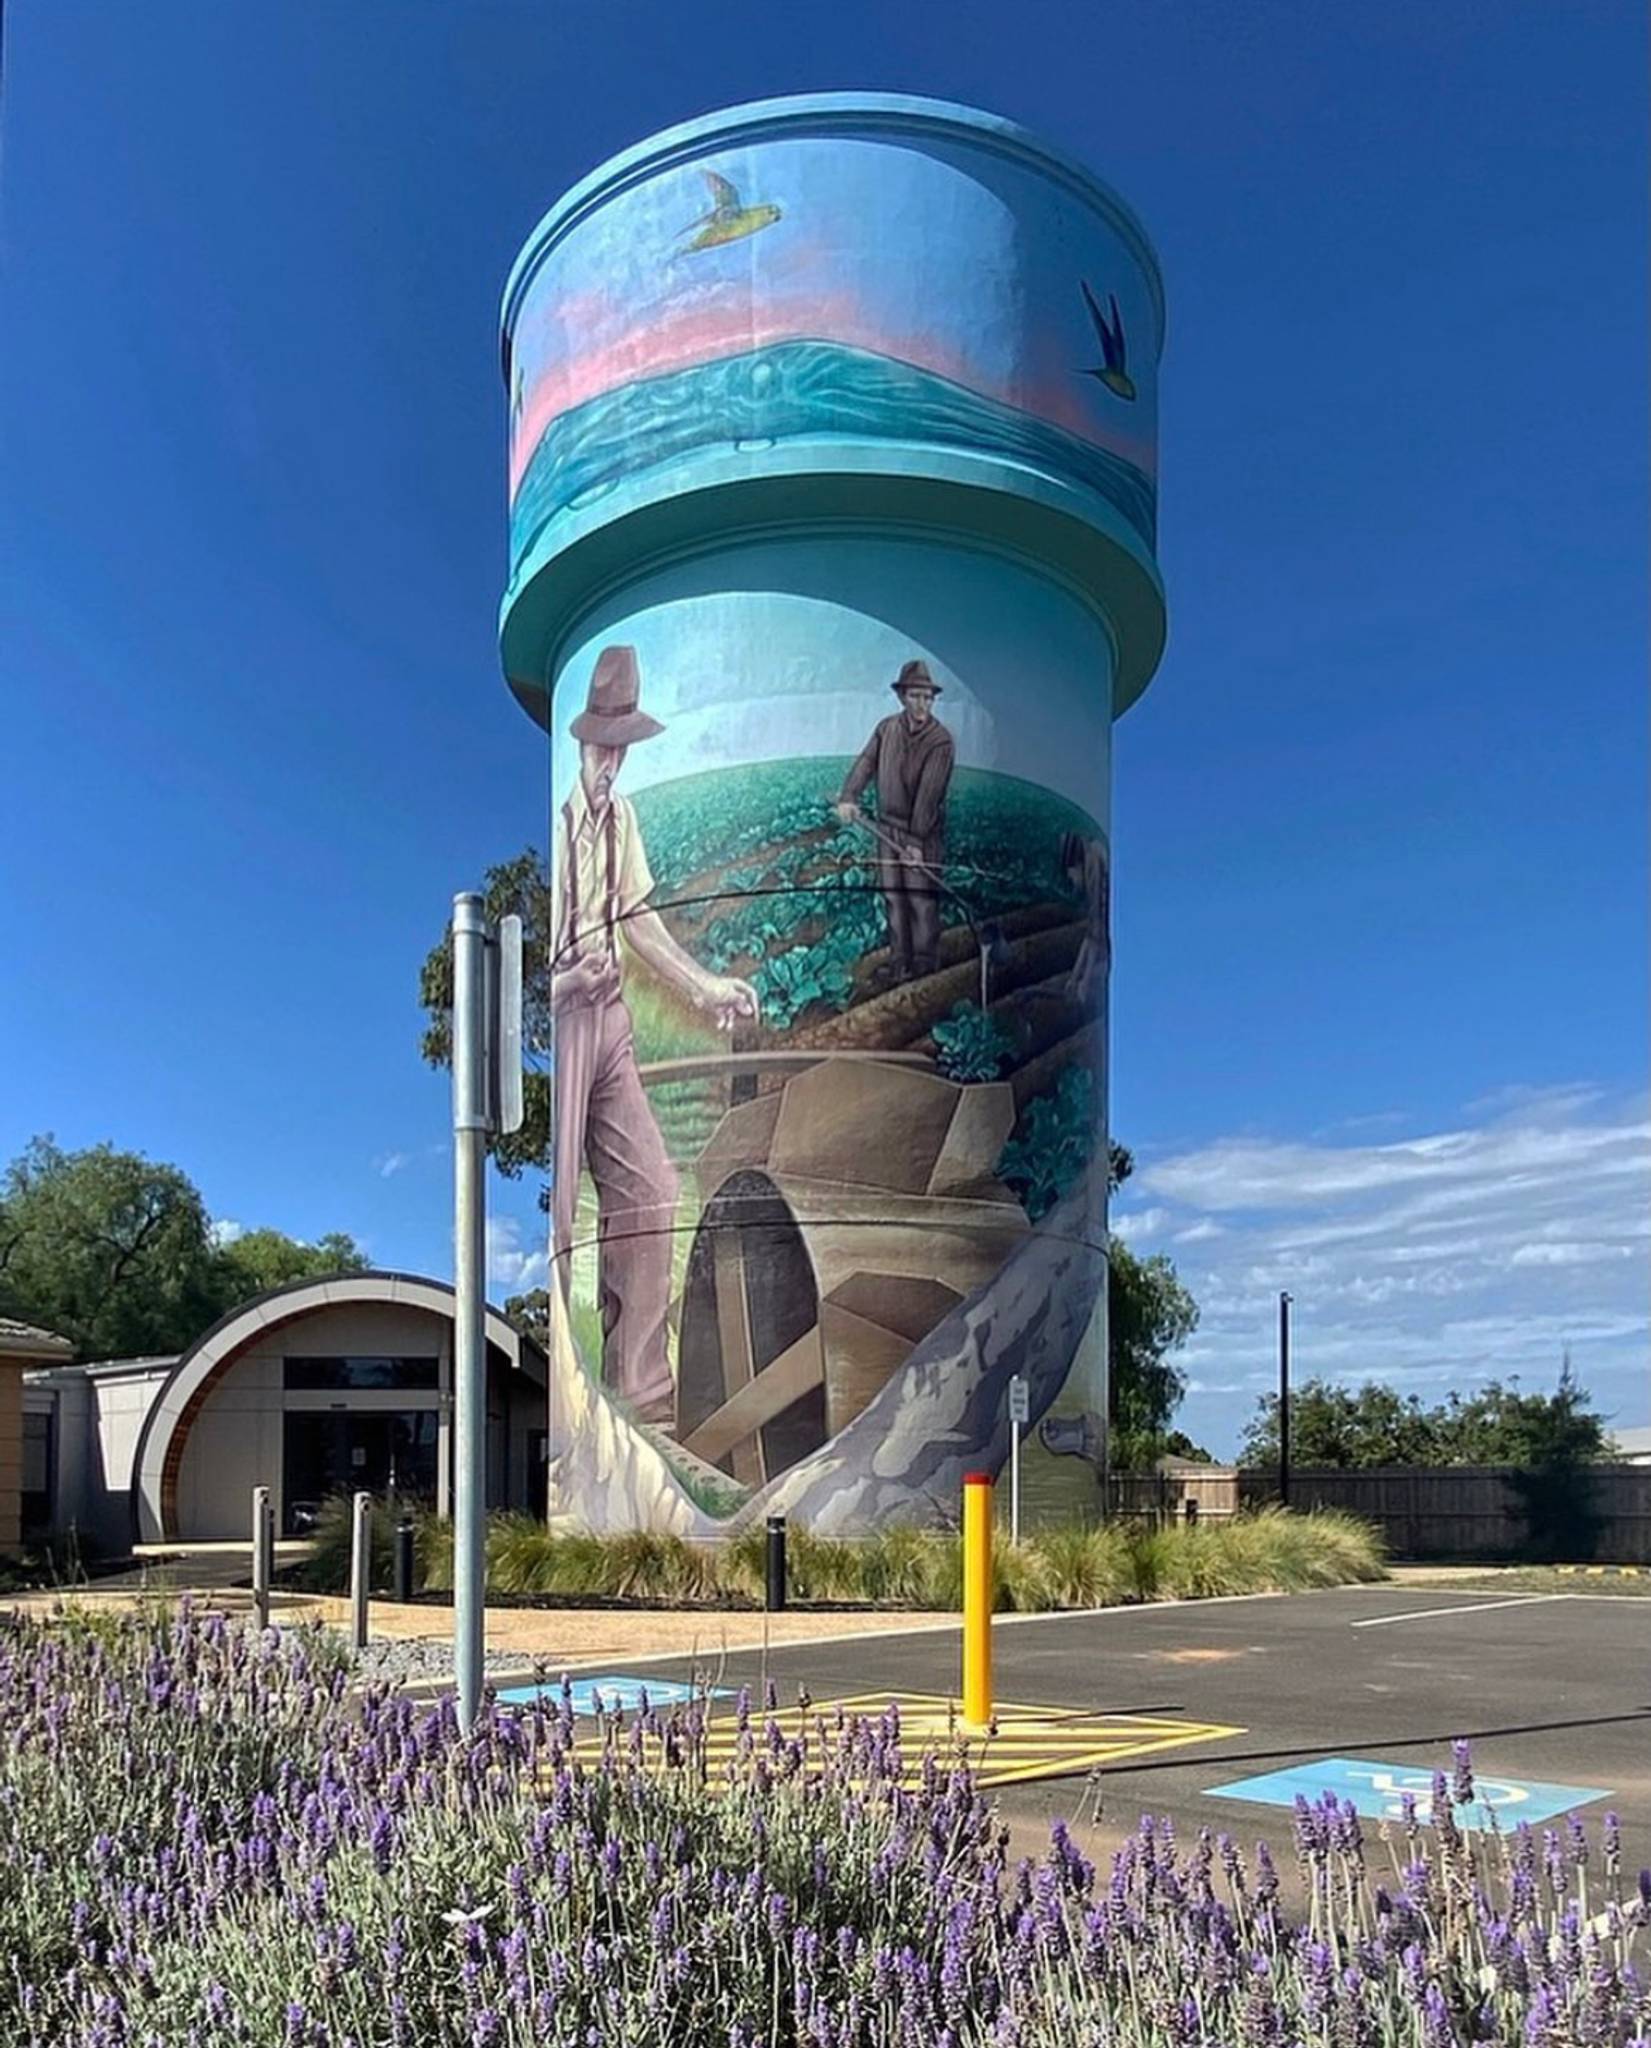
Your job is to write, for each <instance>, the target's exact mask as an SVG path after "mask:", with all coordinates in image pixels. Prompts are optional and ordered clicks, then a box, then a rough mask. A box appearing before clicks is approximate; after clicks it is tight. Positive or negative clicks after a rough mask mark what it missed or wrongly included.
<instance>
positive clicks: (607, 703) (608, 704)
mask: <svg viewBox="0 0 1651 2048" xmlns="http://www.w3.org/2000/svg"><path fill="white" fill-rule="evenodd" d="M664 730H665V728H664V726H662V725H661V724H660V722H659V720H658V719H657V718H650V717H649V716H648V714H647V712H645V711H644V710H643V709H642V672H641V670H640V669H639V668H638V667H637V665H636V649H635V648H634V647H604V648H603V649H602V652H601V653H600V654H599V655H598V656H597V657H596V666H595V668H594V669H592V670H591V678H590V688H589V690H587V691H586V693H585V708H584V710H583V711H581V712H580V714H579V716H578V717H577V718H576V719H575V720H574V721H573V723H572V724H571V725H570V726H569V727H568V731H569V732H570V733H571V734H572V735H573V737H574V738H575V739H576V740H590V741H591V742H592V743H593V744H594V745H596V746H599V747H629V746H634V745H635V744H636V742H637V741H638V740H651V739H652V738H653V736H654V734H655V733H660V732H663V731H664Z"/></svg>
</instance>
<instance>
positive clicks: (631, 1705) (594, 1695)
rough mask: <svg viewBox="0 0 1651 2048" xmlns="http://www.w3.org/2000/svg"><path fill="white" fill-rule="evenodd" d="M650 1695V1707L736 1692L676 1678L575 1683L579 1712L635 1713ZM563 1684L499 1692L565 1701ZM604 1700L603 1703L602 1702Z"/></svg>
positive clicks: (521, 1699)
mask: <svg viewBox="0 0 1651 2048" xmlns="http://www.w3.org/2000/svg"><path fill="white" fill-rule="evenodd" d="M644 1693H646V1694H647V1695H648V1705H649V1706H650V1707H681V1706H686V1705H687V1704H688V1703H689V1702H690V1701H691V1700H727V1699H732V1698H733V1694H732V1693H731V1692H730V1691H729V1689H728V1688H727V1687H726V1686H721V1685H712V1686H705V1685H684V1684H683V1683H682V1682H681V1681H680V1680H679V1679H675V1678H620V1677H613V1678H580V1679H576V1680H575V1681H574V1685H573V1711H574V1712H575V1713H576V1714H582V1715H587V1716H588V1715H591V1714H597V1713H603V1714H612V1713H625V1714H634V1713H635V1712H636V1711H637V1709H638V1708H639V1707H640V1706H641V1704H642V1695H643V1694H644ZM561 1698H562V1688H561V1685H560V1684H559V1683H558V1684H555V1685H512V1686H509V1687H507V1688H506V1690H505V1691H503V1692H501V1693H500V1694H499V1701H500V1704H501V1705H503V1706H510V1707H528V1706H531V1705H532V1704H533V1702H534V1701H535V1700H543V1701H544V1702H545V1703H546V1705H547V1706H552V1707H554V1706H558V1705H560V1703H561ZM598 1701H600V1703H601V1704H600V1705H598Z"/></svg>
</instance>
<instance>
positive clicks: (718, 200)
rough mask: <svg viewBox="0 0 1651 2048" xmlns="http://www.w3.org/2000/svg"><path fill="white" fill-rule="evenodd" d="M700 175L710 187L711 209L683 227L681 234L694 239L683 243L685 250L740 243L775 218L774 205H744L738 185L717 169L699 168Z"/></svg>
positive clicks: (778, 211) (775, 219)
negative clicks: (685, 245)
mask: <svg viewBox="0 0 1651 2048" xmlns="http://www.w3.org/2000/svg"><path fill="white" fill-rule="evenodd" d="M700 176H701V177H702V178H704V180H705V182H706V184H707V185H708V186H709V187H710V189H711V201H712V204H711V211H710V212H709V213H707V214H702V215H701V216H700V218H699V219H698V220H696V221H693V222H691V223H690V224H689V226H687V227H685V228H684V229H683V231H682V232H683V233H684V234H685V235H689V234H691V235H693V238H694V239H693V240H692V241H691V242H690V243H689V244H688V245H687V246H688V249H689V250H693V249H717V248H720V247H721V246H722V244H723V243H724V242H743V241H744V239H745V237H746V236H747V235H754V234H756V233H757V232H758V230H759V229H761V228H766V227H772V226H773V224H774V222H775V221H777V220H778V219H779V217H780V209H779V208H778V207H777V206H747V205H746V204H745V203H744V201H743V200H742V199H741V198H740V195H739V191H738V188H737V187H736V186H734V185H732V184H731V183H730V182H729V181H728V179H726V178H725V177H723V175H722V173H721V172H720V171H701V173H700ZM696 231H697V232H696Z"/></svg>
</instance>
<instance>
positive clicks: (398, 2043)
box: [0, 1612, 1651, 2048]
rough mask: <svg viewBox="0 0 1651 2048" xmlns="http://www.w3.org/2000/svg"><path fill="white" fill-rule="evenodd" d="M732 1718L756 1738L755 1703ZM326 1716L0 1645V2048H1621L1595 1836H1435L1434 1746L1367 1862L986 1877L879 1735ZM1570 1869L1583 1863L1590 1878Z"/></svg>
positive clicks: (518, 1719)
mask: <svg viewBox="0 0 1651 2048" xmlns="http://www.w3.org/2000/svg"><path fill="white" fill-rule="evenodd" d="M769 1705H770V1706H771V1705H772V1699H770V1702H769ZM734 1712H735V1715H736V1720H737V1741H736V1743H735V1753H734V1756H733V1758H732V1760H731V1761H730V1762H728V1763H726V1764H722V1765H713V1764H712V1763H711V1762H710V1760H709V1758H708V1752H707V1747H706V1742H705V1722H704V1710H703V1709H702V1708H698V1707H696V1708H692V1709H689V1710H687V1711H682V1712H677V1713H673V1714H671V1715H668V1716H666V1715H661V1714H659V1713H658V1712H655V1711H650V1710H648V1709H646V1708H644V1710H643V1711H642V1712H640V1713H639V1714H637V1715H635V1716H633V1717H631V1718H630V1719H628V1720H623V1719H620V1718H618V1717H614V1718H612V1719H610V1720H606V1721H604V1722H602V1723H601V1724H600V1725H599V1726H598V1727H596V1728H595V1729H594V1731H593V1729H592V1727H591V1724H589V1723H579V1724H576V1723H575V1720H574V1717H573V1714H572V1710H571V1703H570V1698H569V1696H568V1695H567V1693H566V1692H565V1691H564V1694H563V1696H562V1699H561V1701H560V1703H557V1702H556V1701H554V1700H553V1701H552V1702H551V1703H550V1704H548V1705H546V1706H541V1707H537V1708H534V1709H531V1710H529V1711H527V1712H521V1713H513V1712H509V1711H504V1710H491V1711H489V1712H487V1713H486V1714H485V1715H484V1716H483V1717H482V1719H481V1721H480V1722H479V1724H478V1726H477V1727H476V1729H475V1730H474V1731H473V1732H472V1734H471V1736H470V1737H469V1738H468V1739H467V1738H464V1737H461V1736H460V1734H459V1732H458V1729H457V1727H456V1724H455V1722H454V1719H453V1716H452V1712H451V1709H450V1707H449V1706H447V1705H445V1704H442V1705H435V1706H430V1705H420V1704H416V1703H414V1702H412V1701H410V1700H408V1699H407V1698H405V1697H399V1696H391V1695H388V1694H386V1693H384V1692H381V1691H378V1692H370V1693H368V1694H366V1695H364V1696H356V1697H352V1696H350V1695H348V1694H347V1693H346V1691H345V1688H344V1685H343V1682H342V1678H341V1675H340V1673H339V1671H338V1669H337V1667H336V1665H335V1663H334V1662H333V1661H332V1660H331V1659H330V1658H328V1657H327V1656H326V1655H325V1653H324V1652H323V1651H322V1649H321V1646H320V1642H319V1639H303V1640H294V1639H292V1638H290V1637H280V1636H276V1635H274V1634H269V1635H265V1636H262V1637H259V1636H253V1635H251V1634H248V1633H246V1632H244V1631H240V1630H237V1629H232V1628H229V1627H226V1626H225V1625H224V1624H223V1623H222V1622H221V1621H215V1620H212V1619H210V1618H206V1617H201V1616H197V1615H194V1614H191V1613H187V1612H186V1613H184V1614H183V1615H182V1616H181V1617H180V1618H179V1619H178V1620H177V1622H176V1623H175V1624H172V1625H169V1626H166V1627H157V1626H156V1625H154V1624H152V1623H146V1622H144V1621H141V1620H136V1621H132V1622H130V1623H127V1624H123V1625H121V1626H119V1627H117V1628H114V1629H112V1630H108V1631H105V1632H103V1633H102V1634H92V1633H88V1632H86V1631H76V1630H74V1629H69V1630H64V1629H61V1628H57V1629H54V1628H51V1627H46V1626H41V1625H32V1624H25V1623H21V1622H16V1621H13V1622H11V1623H9V1624H6V1625H4V1626H0V1713H3V1714H4V1716H5V1725H6V1727H7V1730H8V1734H9V1736H10V1738H11V1739H10V1740H9V1742H8V1744H7V1746H6V1748H5V1750H4V1752H3V1753H0V1941H3V1942H4V1945H5V1949H6V1951H7V1953H8V1955H9V1957H10V1964H9V1973H8V1978H7V1981H6V1982H5V1984H4V1985H3V1986H0V2039H4V2040H5V2041H7V2042H8V2043H11V2042H16V2043H18V2044H19V2048H229V2044H266V2043H267V2044H279V2048H438V2044H439V2048H526V2044H527V2043H530V2042H532V2043H550V2044H553V2048H620V2044H624V2048H667V2044H669V2048H702V2044H703V2048H713V2044H714V2048H781V2044H783V2048H1057V2044H1059V2048H1071V2044H1088V2043H1094V2044H1105V2048H1149V2044H1153V2048H1157V2044H1181V2048H1215V2044H1221V2048H1263V2044H1265V2048H1283V2044H1286V2043H1301V2044H1309V2043H1311V2044H1324V2048H1365V2044H1368V2048H1446V2044H1456V2043H1467V2042H1475V2041H1491V2040H1495V2041H1509V2042H1514V2041H1519V2042H1525V2043H1528V2044H1531V2048H1630V2044H1632V2048H1647V2043H1648V2040H1651V1999H1648V1996H1647V1992H1646V1989H1645V1986H1644V1984H1643V1983H1642V1981H1641V1977H1640V1975H1639V1974H1637V1972H1639V1971H1641V1970H1642V1969H1643V1966H1644V1952H1645V1947H1646V1943H1647V1935H1646V1929H1647V1926H1648V1925H1651V1875H1643V1876H1642V1877H1641V1878H1640V1881H1639V1885H1638V1887H1637V1889H1636V1888H1633V1887H1629V1888H1626V1889H1625V1888H1624V1886H1623V1883H1622V1876H1621V1869H1620V1863H1621V1853H1620V1845H1619V1842H1618V1837H1617V1830H1616V1826H1615V1823H1614V1821H1612V1820H1611V1819H1609V1818H1608V1819H1607V1821H1606V1823H1605V1830H1604V1840H1603V1844H1602V1846H1601V1848H1600V1849H1599V1850H1597V1851H1596V1850H1594V1849H1593V1848H1592V1847H1591V1846H1590V1845H1589V1844H1588V1842H1587V1840H1586V1838H1585V1836H1584V1834H1583V1832H1582V1830H1581V1828H1580V1827H1579V1826H1576V1825H1574V1824H1573V1825H1572V1826H1571V1827H1569V1828H1568V1829H1567V1830H1566V1831H1565V1832H1564V1833H1563V1834H1550V1835H1547V1836H1545V1837H1542V1838H1538V1837H1536V1836H1534V1835H1532V1834H1531V1833H1530V1832H1529V1831H1528V1830H1525V1831H1521V1832H1520V1833H1518V1834H1516V1835H1513V1836H1510V1837H1507V1838H1496V1837H1485V1836H1476V1835H1472V1834H1469V1833H1468V1832H1467V1831H1466V1830H1464V1829H1463V1828H1461V1827H1460V1826H1459V1825H1458V1822H1457V1818H1456V1816H1457V1814H1458V1812H1459V1811H1460V1807H1461V1806H1462V1805H1463V1804H1465V1803H1467V1802H1469V1801H1471V1799H1472V1798H1473V1796H1474V1789H1473V1784H1472V1762H1471V1758H1470V1757H1469V1756H1468V1755H1467V1752H1466V1750H1465V1748H1463V1749H1460V1750H1459V1752H1458V1754H1457V1756H1456V1758H1455V1760H1454V1762H1455V1768H1454V1772H1453V1774H1452V1775H1451V1777H1449V1778H1446V1777H1443V1776H1442V1777H1441V1778H1440V1779H1439V1781H1438V1783H1437V1784H1436V1786H1435V1790H1434V1797H1433V1804H1432V1825H1431V1827H1424V1825H1423V1823H1422V1820H1421V1818H1420V1816H1418V1815H1417V1813H1416V1812H1415V1811H1414V1809H1413V1808H1407V1809H1406V1812H1405V1817H1404V1819H1403V1820H1402V1822H1400V1823H1399V1824H1397V1825H1396V1826H1395V1828H1394V1829H1392V1830H1391V1831H1390V1833H1391V1839H1390V1840H1387V1839H1381V1838H1378V1840H1377V1841H1376V1842H1374V1843H1372V1842H1369V1841H1367V1840H1366V1838H1365V1835H1364V1832H1363V1830H1362V1829H1361V1826H1360V1823H1359V1822H1358V1820H1357V1818H1356V1817H1355V1816H1354V1815H1353V1813H1352V1812H1351V1810H1350V1809H1348V1808H1346V1807H1341V1806H1338V1805H1337V1804H1336V1802H1335V1801H1334V1800H1333V1799H1327V1800H1326V1801H1325V1802H1324V1803H1323V1804H1321V1805H1319V1806H1316V1807H1311V1806H1307V1805H1305V1804H1304V1805H1303V1806H1302V1807H1301V1808H1300V1809H1299V1811H1298V1814H1297V1820H1296V1829H1295V1836H1296V1839H1295V1855H1296V1860H1297V1864H1298V1873H1299V1884H1298V1886H1297V1890H1298V1891H1299V1895H1300V1899H1301V1902H1302V1903H1301V1904H1300V1905H1299V1907H1295V1906H1291V1905H1288V1904H1287V1903H1286V1899H1285V1896H1284V1893H1283V1891H1282V1890H1281V1885H1280V1878H1279V1873H1278V1871H1277V1870H1276V1869H1275V1868H1274V1865H1273V1863H1272V1860H1271V1858H1270V1857H1269V1856H1268V1854H1267V1852H1266V1851H1265V1849H1262V1850H1260V1851H1258V1852H1257V1855H1256V1858H1255V1860H1254V1863H1253V1865H1252V1864H1251V1863H1250V1862H1249V1861H1248V1860H1247V1859H1246V1858H1244V1857H1243V1856H1242V1855H1241V1854H1240V1853H1239V1851H1238V1849H1237V1848H1236V1847H1235V1845H1234V1844H1233V1843H1231V1842H1230V1841H1229V1840H1227V1839H1226V1838H1225V1837H1220V1838H1216V1837H1212V1836H1211V1835H1210V1834H1209V1833H1207V1832H1205V1833H1201V1834H1200V1835H1199V1836H1198V1838H1197V1839H1196V1840H1195V1841H1194V1842H1192V1843H1190V1844H1189V1845H1187V1846H1186V1847H1185V1848H1183V1847H1181V1846H1180V1845H1178V1844H1177V1842H1176V1840H1175V1837H1174V1834H1173V1831H1172V1830H1171V1828H1170V1826H1169V1825H1168V1823H1166V1822H1162V1821H1152V1820H1143V1822H1142V1823H1141V1827H1140V1829H1139V1831H1138V1832H1137V1833H1136V1835H1135V1836H1134V1837H1133V1838H1131V1840H1130V1841H1129V1842H1128V1843H1126V1845H1125V1847H1124V1849H1123V1850H1122V1852H1121V1853H1120V1854H1119V1855H1118V1857H1117V1858H1116V1859H1115V1861H1114V1863H1113V1866H1112V1869H1111V1871H1110V1873H1109V1874H1106V1875H1097V1873H1096V1871H1095V1870H1094V1869H1093V1868H1092V1866H1091V1865H1090V1863H1089V1862H1088V1861H1087V1860H1086V1859H1085V1858H1084V1856H1083V1855H1082V1853H1081V1852H1080V1850H1079V1848H1078V1846H1077V1845H1076V1843H1075V1842H1074V1841H1073V1840H1072V1838H1071V1836H1070V1835H1069V1834H1068V1833H1067V1832H1066V1830H1065V1829H1064V1828H1062V1827H1057V1828H1056V1829H1055V1831H1054V1834H1053V1838H1052V1841H1051V1844H1050V1848H1049V1851H1048V1854H1047V1855H1046V1856H1045V1857H1043V1859H1042V1860H1041V1861H1039V1862H1036V1863H1031V1862H1023V1863H1020V1864H1019V1865H1018V1866H1015V1867H1011V1866H1010V1865H1009V1863H1008V1861H1007V1837H1006V1835H1005V1833H1004V1831H1003V1830H1002V1829H1001V1828H1000V1826H999V1825H998V1822H997V1819H996V1817H995V1815H994V1813H993V1811H992V1810H991V1808H990V1807H989V1806H988V1805H987V1804H986V1802H985V1801H984V1800H983V1799H982V1798H981V1797H980V1796H979V1794H978V1792H977V1791H976V1788H975V1785H974V1782H973V1780H972V1777H971V1775H970V1772H969V1769H968V1768H967V1761H966V1758H965V1757H964V1756H963V1755H962V1754H961V1753H959V1754H958V1755H932V1754H931V1755H928V1756H926V1757H923V1758H920V1759H913V1758H911V1757H909V1756H907V1755H906V1754H905V1753H904V1750H903V1747H902V1741H901V1727H900V1717H899V1715H898V1713H897V1712H892V1711H891V1712H890V1713H888V1714H887V1715H886V1716H883V1717H880V1718H876V1719H872V1720H857V1721H849V1720H845V1719H844V1718H842V1717H841V1716H838V1715H832V1716H826V1715H823V1714H815V1715H812V1716H805V1717H804V1723H803V1726H802V1728H801V1730H800V1732H799V1731H798V1730H797V1729H796V1728H795V1727H794V1726H793V1724H790V1723H787V1724H784V1725H782V1723H781V1722H780V1721H779V1720H778V1719H777V1718H775V1717H774V1716H773V1715H771V1714H769V1713H767V1712H765V1711H762V1710H755V1709H753V1707H752V1704H751V1702H750V1701H749V1700H748V1699H744V1698H742V1699H741V1700H740V1702H739V1704H738V1706H737V1708H736V1709H735V1710H734ZM1596 1859H1597V1860H1596Z"/></svg>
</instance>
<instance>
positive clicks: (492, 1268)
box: [487, 1216, 550, 1294]
mask: <svg viewBox="0 0 1651 2048" xmlns="http://www.w3.org/2000/svg"><path fill="white" fill-rule="evenodd" d="M549 1272H550V1253H549V1250H548V1248H547V1247H546V1246H544V1245H542V1244H541V1245H540V1246H538V1247H537V1249H529V1248H528V1247H526V1246H524V1245H523V1243H522V1226H521V1225H520V1224H519V1223H518V1222H517V1221H516V1219H515V1217H514V1216H490V1217H489V1218H488V1219H487V1280H488V1285H489V1286H490V1287H507V1288H508V1289H509V1290H510V1292H511V1293H512V1294H526V1293H529V1292H531V1290H532V1289H533V1288H535V1287H543V1286H544V1284H545V1280H546V1276H547V1275H548V1274H549Z"/></svg>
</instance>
